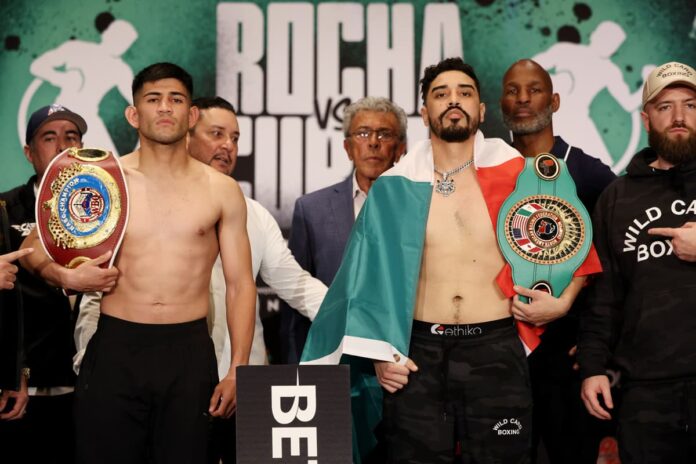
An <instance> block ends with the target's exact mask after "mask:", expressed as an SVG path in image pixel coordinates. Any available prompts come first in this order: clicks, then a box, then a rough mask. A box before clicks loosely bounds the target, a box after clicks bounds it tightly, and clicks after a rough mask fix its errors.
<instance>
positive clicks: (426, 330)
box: [413, 317, 513, 338]
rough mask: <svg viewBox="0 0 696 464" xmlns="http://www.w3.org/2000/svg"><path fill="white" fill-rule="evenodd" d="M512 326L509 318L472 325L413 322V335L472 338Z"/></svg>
mask: <svg viewBox="0 0 696 464" xmlns="http://www.w3.org/2000/svg"><path fill="white" fill-rule="evenodd" d="M512 326H513V319H512V318H511V317H506V318H505V319H498V320H497V321H489V322H478V323H474V324H438V323H435V322H424V321H413V333H414V334H429V335H437V336H441V337H456V338H474V337H481V336H484V335H489V334H492V333H494V332H497V331H500V330H501V329H510V328H512Z"/></svg>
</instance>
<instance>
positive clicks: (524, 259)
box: [497, 153, 592, 301]
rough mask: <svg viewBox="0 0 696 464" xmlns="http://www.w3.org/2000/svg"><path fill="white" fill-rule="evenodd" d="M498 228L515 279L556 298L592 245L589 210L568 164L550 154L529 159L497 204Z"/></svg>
mask: <svg viewBox="0 0 696 464" xmlns="http://www.w3.org/2000/svg"><path fill="white" fill-rule="evenodd" d="M497 229H498V230H497V235H498V244H499V245H500V249H501V251H502V252H503V256H504V257H505V260H506V261H507V262H508V263H510V267H512V280H513V282H514V283H515V284H516V285H520V286H522V287H526V288H531V289H533V290H542V291H545V292H547V293H550V294H552V295H553V296H555V297H558V296H559V295H560V294H561V293H562V292H563V290H565V288H566V287H567V286H568V284H569V283H570V281H571V279H572V278H573V273H574V272H575V271H576V269H577V268H578V267H580V265H581V264H582V263H583V261H585V258H586V257H587V254H588V253H589V251H590V246H591V245H592V223H591V222H590V215H589V213H588V212H587V209H585V206H584V205H583V204H582V202H581V201H580V199H579V198H578V196H577V193H576V191H575V183H574V182H573V179H572V178H571V177H570V173H569V172H568V167H567V166H566V164H565V162H564V161H563V160H559V159H558V158H556V157H555V156H553V155H551V154H548V153H541V154H539V155H537V156H536V157H535V158H527V160H526V164H525V167H524V169H523V170H522V172H521V173H520V175H519V177H518V178H517V185H516V186H515V190H514V191H513V192H512V193H511V194H510V196H509V197H508V198H507V199H506V200H505V202H504V203H503V205H502V206H501V208H500V213H499V214H498V228H497ZM521 298H522V297H521ZM523 301H525V299H524V298H523Z"/></svg>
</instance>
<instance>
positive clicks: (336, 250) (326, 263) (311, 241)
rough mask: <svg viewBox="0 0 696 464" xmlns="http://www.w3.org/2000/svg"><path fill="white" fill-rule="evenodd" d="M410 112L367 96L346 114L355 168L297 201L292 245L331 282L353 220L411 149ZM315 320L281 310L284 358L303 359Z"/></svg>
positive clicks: (346, 143)
mask: <svg viewBox="0 0 696 464" xmlns="http://www.w3.org/2000/svg"><path fill="white" fill-rule="evenodd" d="M406 124H407V123H406V113H405V112H404V110H403V109H401V108H400V107H399V106H397V105H396V104H394V103H393V102H392V101H390V100H389V99H387V98H383V97H365V98H361V99H360V100H358V101H356V102H354V103H352V104H351V105H349V106H347V107H346V109H345V111H344V112H343V133H344V135H345V139H344V141H343V148H344V149H345V150H346V153H347V154H348V158H349V159H350V160H351V161H352V162H353V165H354V167H355V169H354V171H353V175H351V176H349V177H348V178H346V180H344V181H341V182H339V183H337V184H334V185H331V186H329V187H326V188H324V189H321V190H318V191H316V192H312V193H309V194H307V195H304V196H302V197H300V198H298V199H297V202H296V203H295V212H294V214H293V218H292V229H291V230H290V240H289V243H288V246H289V248H290V250H291V251H292V253H293V255H294V256H295V259H296V260H297V262H298V263H300V265H301V266H302V267H303V268H305V269H306V270H307V271H309V273H310V274H312V275H313V276H314V277H316V278H317V279H319V280H321V281H322V282H324V284H326V285H327V286H328V285H331V282H332V281H333V278H334V275H336V271H338V267H339V265H340V264H341V258H342V257H343V249H344V248H345V246H346V243H347V241H348V235H349V234H350V230H351V228H352V227H353V222H354V221H355V218H356V217H357V216H358V213H359V212H360V209H361V208H362V205H363V203H365V199H366V198H367V193H368V191H369V190H370V187H371V186H372V184H373V183H374V181H375V180H377V178H378V177H379V176H380V175H381V174H382V173H383V172H384V171H386V170H387V169H389V168H391V167H392V166H393V165H394V163H395V162H396V161H398V160H399V158H400V157H401V155H402V154H403V153H404V152H405V150H406ZM309 325H310V322H309V320H308V319H307V318H305V317H302V316H300V315H299V314H297V313H296V312H295V311H293V310H292V309H291V308H290V307H289V306H287V305H285V304H283V305H282V309H281V328H280V334H281V343H282V345H281V349H282V358H283V359H282V361H283V362H284V363H288V364H294V363H298V362H299V360H300V356H301V354H302V349H303V347H304V343H305V340H306V339H307V332H308V331H309Z"/></svg>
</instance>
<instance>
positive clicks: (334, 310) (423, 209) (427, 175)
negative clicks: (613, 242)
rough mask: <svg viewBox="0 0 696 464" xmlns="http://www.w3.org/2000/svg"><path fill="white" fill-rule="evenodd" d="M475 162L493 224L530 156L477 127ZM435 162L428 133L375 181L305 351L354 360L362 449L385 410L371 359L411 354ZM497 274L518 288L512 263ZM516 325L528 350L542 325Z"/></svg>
mask: <svg viewBox="0 0 696 464" xmlns="http://www.w3.org/2000/svg"><path fill="white" fill-rule="evenodd" d="M474 166H475V168H476V175H477V178H478V181H479V185H480V186H481V190H482V192H483V196H484V198H485V201H486V206H487V208H488V213H489V215H490V218H491V224H492V225H493V227H494V228H495V226H496V221H497V217H498V210H499V209H500V206H501V205H502V203H503V202H504V201H505V199H506V198H507V197H508V196H509V195H510V193H511V192H512V191H513V189H514V188H515V183H516V181H517V176H518V174H519V173H520V171H521V170H522V168H523V167H524V158H522V156H521V155H520V154H519V153H518V152H517V151H516V150H515V149H513V148H512V147H510V146H509V145H507V144H506V143H505V142H503V141H502V140H500V139H485V138H484V137H483V134H482V133H481V132H480V131H479V132H477V133H476V135H475V140H474ZM433 168H434V165H433V154H432V149H431V145H430V141H429V140H427V141H423V142H420V143H418V144H417V145H416V146H415V147H414V148H413V149H412V150H411V151H409V153H408V154H406V155H405V156H404V157H403V158H402V159H401V161H400V162H399V163H398V164H397V165H396V166H394V167H393V168H392V169H390V170H389V171H387V172H385V173H384V174H382V176H381V177H380V178H379V179H377V181H376V182H375V183H374V184H373V185H372V187H371V188H370V192H369V195H368V198H367V201H366V202H365V205H364V206H363V208H362V210H361V211H360V214H359V215H358V218H357V220H356V222H355V225H354V226H353V230H352V232H351V235H350V238H349V240H348V244H347V246H346V250H345V252H344V256H343V262H342V263H341V266H340V268H339V270H338V272H337V274H336V277H335V278H334V281H333V283H332V284H331V287H330V288H329V291H328V293H327V295H326V298H325V299H324V302H323V303H322V305H321V308H320V310H319V313H318V314H317V316H316V318H315V319H314V322H313V323H312V326H311V329H310V332H309V335H308V337H307V342H306V344H305V349H304V352H303V354H302V363H303V364H337V363H339V362H340V363H348V364H350V365H351V395H352V399H351V402H352V412H353V444H354V446H353V449H354V450H356V449H359V454H360V455H361V456H364V455H365V454H366V453H367V452H369V450H370V449H372V447H374V444H375V443H376V442H375V439H374V436H373V434H372V431H373V430H374V427H375V426H376V425H377V424H378V423H379V421H380V419H381V413H382V390H381V387H380V386H379V384H378V383H377V379H376V377H375V375H374V369H373V367H372V360H382V361H394V360H395V356H397V357H398V359H400V361H401V362H405V360H406V356H407V355H408V351H409V341H410V338H411V325H412V322H413V310H414V303H415V298H416V289H417V286H418V276H419V272H420V265H421V257H422V254H423V244H424V241H425V228H426V224H427V219H428V211H429V208H430V198H431V195H432V192H433V183H434V170H433ZM579 271H582V267H581V268H580V269H579ZM576 275H581V274H578V273H576ZM497 282H498V285H499V286H500V287H501V289H502V291H503V293H504V294H505V295H506V296H508V297H511V296H513V295H514V292H513V290H512V278H511V273H510V271H509V269H508V266H506V268H504V269H503V270H502V271H501V273H500V275H499V276H498V279H497ZM518 329H519V332H520V338H521V340H522V341H523V343H524V344H525V348H526V349H527V351H528V352H529V351H531V350H532V349H534V348H535V347H536V346H537V345H538V343H539V337H538V335H539V334H540V331H539V330H538V329H537V328H533V327H531V326H528V325H526V324H518ZM356 447H357V448H356ZM354 452H355V451H354ZM354 457H355V462H359V458H358V456H357V455H356V456H354Z"/></svg>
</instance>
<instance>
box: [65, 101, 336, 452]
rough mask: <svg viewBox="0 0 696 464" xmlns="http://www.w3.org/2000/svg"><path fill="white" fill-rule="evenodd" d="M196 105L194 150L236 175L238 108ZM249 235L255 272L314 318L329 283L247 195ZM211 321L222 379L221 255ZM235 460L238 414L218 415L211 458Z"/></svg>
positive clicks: (258, 348) (261, 352) (262, 354)
mask: <svg viewBox="0 0 696 464" xmlns="http://www.w3.org/2000/svg"><path fill="white" fill-rule="evenodd" d="M193 105H194V106H196V107H198V109H199V110H200V117H199V119H198V122H197V123H196V125H195V126H194V127H193V128H192V129H191V130H190V131H189V140H188V142H189V145H188V147H189V153H190V154H191V156H193V157H194V158H196V159H197V160H199V161H201V162H203V163H204V164H207V165H209V166H211V167H213V168H215V169H217V170H218V171H220V172H222V173H224V174H227V175H231V174H232V172H233V171H234V168H235V165H236V162H237V150H238V148H237V143H238V140H239V135H240V134H239V124H238V122H237V117H236V115H235V111H234V107H233V106H232V105H231V104H230V103H229V102H227V101H226V100H224V99H223V98H220V97H214V98H199V99H196V100H194V101H193ZM245 199H246V204H247V235H248V236H249V242H250V246H251V259H252V270H253V275H254V277H256V276H257V275H259V274H260V275H261V278H262V279H263V280H264V282H266V283H267V284H268V285H269V286H270V287H271V289H272V290H273V291H274V292H275V293H277V294H278V296H279V297H280V298H282V299H283V300H285V301H287V302H288V303H289V304H290V305H291V306H292V307H293V308H295V309H297V310H298V311H299V312H300V313H301V314H302V315H304V316H306V317H308V318H309V319H312V320H313V319H314V316H315V315H316V313H317V311H318V310H319V305H320V304H321V302H322V300H323V299H324V295H325V294H326V286H325V285H324V284H322V283H321V282H320V281H319V280H317V279H315V278H313V277H312V276H311V275H310V274H309V273H308V272H307V271H305V270H303V269H302V268H301V267H300V265H299V264H298V263H297V262H296V261H295V259H294V258H293V256H292V254H291V253H290V250H288V247H287V245H286V243H285V240H284V239H283V236H282V233H281V231H280V227H279V226H278V223H277V222H276V221H275V219H274V218H273V216H272V215H271V213H269V212H268V210H267V209H266V208H264V207H263V206H262V205H261V204H260V203H258V202H257V201H255V200H252V199H250V198H245ZM99 304H100V294H98V293H90V294H85V296H84V297H83V300H82V303H81V305H80V315H79V317H78V321H77V325H76V327H75V343H76V345H77V354H76V355H75V360H74V361H75V362H74V368H75V370H76V371H78V370H79V367H80V363H81V361H82V356H83V354H84V351H85V349H86V347H87V343H88V342H89V339H90V338H91V336H92V335H93V334H94V331H95V330H96V327H97V321H98V319H99ZM208 325H209V327H210V332H211V337H212V339H213V342H214V344H215V354H216V356H217V360H218V371H219V375H220V377H221V378H223V377H224V376H225V375H226V374H227V370H228V369H229V366H230V357H231V343H230V337H229V334H228V331H227V321H226V314H225V280H224V276H223V274H222V266H221V262H220V259H219V258H218V259H217V261H216V262H215V264H214V266H213V272H212V275H211V279H210V313H209V315H208ZM249 364H250V365H254V364H256V365H259V364H260V365H263V364H267V357H266V346H265V343H264V338H263V325H262V323H261V318H260V316H259V302H258V297H257V301H256V325H255V330H254V338H253V343H252V348H251V354H250V356H249ZM220 459H222V461H223V462H224V463H225V464H227V463H230V462H235V440H234V417H232V418H230V419H217V420H216V423H215V426H214V432H213V446H212V457H211V462H215V463H217V462H219V460H220Z"/></svg>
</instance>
